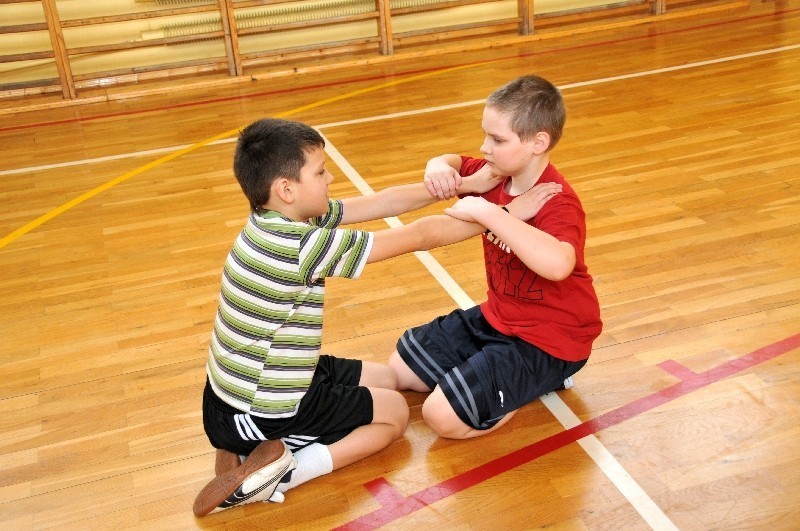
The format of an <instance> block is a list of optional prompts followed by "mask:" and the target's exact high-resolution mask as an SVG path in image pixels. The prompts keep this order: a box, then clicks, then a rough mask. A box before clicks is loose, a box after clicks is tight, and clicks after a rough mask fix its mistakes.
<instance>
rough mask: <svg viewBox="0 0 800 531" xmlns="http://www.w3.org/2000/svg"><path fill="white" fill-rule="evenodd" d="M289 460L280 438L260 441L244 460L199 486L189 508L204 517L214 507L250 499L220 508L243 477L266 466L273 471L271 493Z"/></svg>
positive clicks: (286, 468)
mask: <svg viewBox="0 0 800 531" xmlns="http://www.w3.org/2000/svg"><path fill="white" fill-rule="evenodd" d="M292 461H293V458H292V454H291V452H290V451H289V449H288V448H287V447H286V445H285V444H283V441H280V440H274V441H264V442H262V443H261V444H259V445H258V446H257V447H256V449H255V450H253V452H252V453H251V454H250V455H249V456H248V457H247V460H246V461H245V462H244V463H242V464H240V465H239V466H237V467H235V468H234V469H232V470H228V471H227V472H224V473H223V474H221V475H219V476H217V477H215V478H214V479H212V480H211V481H210V482H209V483H208V484H207V485H206V486H205V487H203V490H201V491H200V493H199V494H198V495H197V498H195V500H194V506H193V507H192V510H193V512H194V514H195V516H205V515H207V514H209V513H211V512H212V511H214V510H216V509H227V508H229V507H235V506H236V505H242V504H243V503H247V502H248V501H250V500H249V498H248V499H243V500H242V501H241V502H239V503H236V504H231V505H228V506H227V507H220V505H221V504H222V503H223V502H225V501H226V500H227V499H228V498H229V497H230V496H231V495H232V494H233V493H234V492H236V490H237V489H238V488H239V486H240V485H241V484H242V483H244V481H245V480H246V479H247V478H249V477H250V476H252V475H253V474H255V473H256V472H258V471H259V470H261V469H263V468H265V467H267V466H270V465H273V466H274V467H275V472H276V473H275V477H274V480H273V481H270V482H268V483H269V484H270V486H271V487H272V492H274V491H275V488H277V486H278V482H279V481H280V480H281V478H282V477H283V475H284V474H285V473H286V472H288V469H289V467H290V465H291V464H292ZM268 497H269V496H267V498H268Z"/></svg>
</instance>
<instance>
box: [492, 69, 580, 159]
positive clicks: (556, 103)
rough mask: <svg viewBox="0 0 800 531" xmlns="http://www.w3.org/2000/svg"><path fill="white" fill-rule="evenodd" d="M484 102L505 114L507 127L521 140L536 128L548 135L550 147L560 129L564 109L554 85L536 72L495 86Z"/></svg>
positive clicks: (565, 117) (534, 131)
mask: <svg viewBox="0 0 800 531" xmlns="http://www.w3.org/2000/svg"><path fill="white" fill-rule="evenodd" d="M486 106H487V107H492V108H493V109H495V110H497V111H498V112H500V113H501V114H504V115H506V116H508V118H509V120H510V124H511V130H512V131H514V133H516V134H517V136H519V138H520V139H521V140H523V141H525V140H530V139H531V138H533V136H534V135H536V133H538V132H539V131H544V132H545V133H547V134H549V135H550V147H549V148H548V151H549V150H550V149H553V148H554V147H555V145H556V144H557V143H558V141H559V139H560V138H561V134H562V133H563V132H564V123H565V122H566V121H567V110H566V106H565V105H564V98H563V97H562V96H561V92H560V91H559V90H558V88H556V86H555V85H553V84H552V83H550V82H549V81H547V80H546V79H544V78H541V77H539V76H522V77H518V78H517V79H514V80H513V81H510V82H509V83H506V84H505V85H503V86H502V87H500V88H499V89H497V90H495V91H494V92H493V93H492V94H491V95H490V96H489V97H488V98H487V99H486Z"/></svg>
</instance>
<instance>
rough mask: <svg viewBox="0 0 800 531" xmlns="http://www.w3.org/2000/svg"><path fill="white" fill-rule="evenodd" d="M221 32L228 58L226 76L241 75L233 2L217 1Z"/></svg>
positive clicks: (227, 0)
mask: <svg viewBox="0 0 800 531" xmlns="http://www.w3.org/2000/svg"><path fill="white" fill-rule="evenodd" d="M219 10H220V18H221V19H222V30H223V32H224V33H225V37H224V39H225V55H226V56H227V57H228V74H229V75H231V76H234V77H236V76H241V75H242V55H241V54H240V53H239V33H238V31H237V29H236V18H235V17H234V12H233V0H219Z"/></svg>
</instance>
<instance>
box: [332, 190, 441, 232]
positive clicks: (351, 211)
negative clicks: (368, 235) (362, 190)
mask: <svg viewBox="0 0 800 531" xmlns="http://www.w3.org/2000/svg"><path fill="white" fill-rule="evenodd" d="M436 201H438V199H437V198H436V197H433V196H431V194H429V193H428V190H426V189H425V185H424V184H423V183H413V184H405V185H400V186H391V187H389V188H384V189H383V190H381V191H379V192H376V193H374V194H371V195H363V196H357V197H349V198H346V199H343V200H342V203H343V204H344V217H343V219H342V223H343V224H347V223H359V222H361V221H370V220H373V219H381V218H387V217H392V216H397V215H400V214H404V213H406V212H410V211H412V210H417V209H418V208H422V207H425V206H428V205H431V204H433V203H435V202H436Z"/></svg>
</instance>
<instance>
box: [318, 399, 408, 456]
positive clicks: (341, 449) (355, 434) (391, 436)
mask: <svg viewBox="0 0 800 531" xmlns="http://www.w3.org/2000/svg"><path fill="white" fill-rule="evenodd" d="M369 391H370V393H371V394H372V404H373V406H372V407H373V413H372V424H367V425H365V426H361V427H359V428H356V429H355V430H353V431H352V432H350V433H349V434H348V435H347V436H345V437H344V438H343V439H341V440H339V441H336V442H335V443H333V444H331V445H329V446H328V450H329V451H330V453H331V458H332V459H333V469H334V470H336V469H337V468H342V467H343V466H347V465H349V464H351V463H355V462H356V461H359V460H361V459H363V458H365V457H368V456H370V455H372V454H374V453H376V452H378V451H380V450H382V449H384V448H386V447H387V446H389V445H390V444H391V443H392V442H394V441H396V440H397V439H399V438H400V437H402V435H403V433H405V431H406V427H407V426H408V404H407V403H406V399H405V397H403V395H401V394H400V393H398V392H397V391H393V390H389V389H382V388H374V387H371V388H370V389H369Z"/></svg>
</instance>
